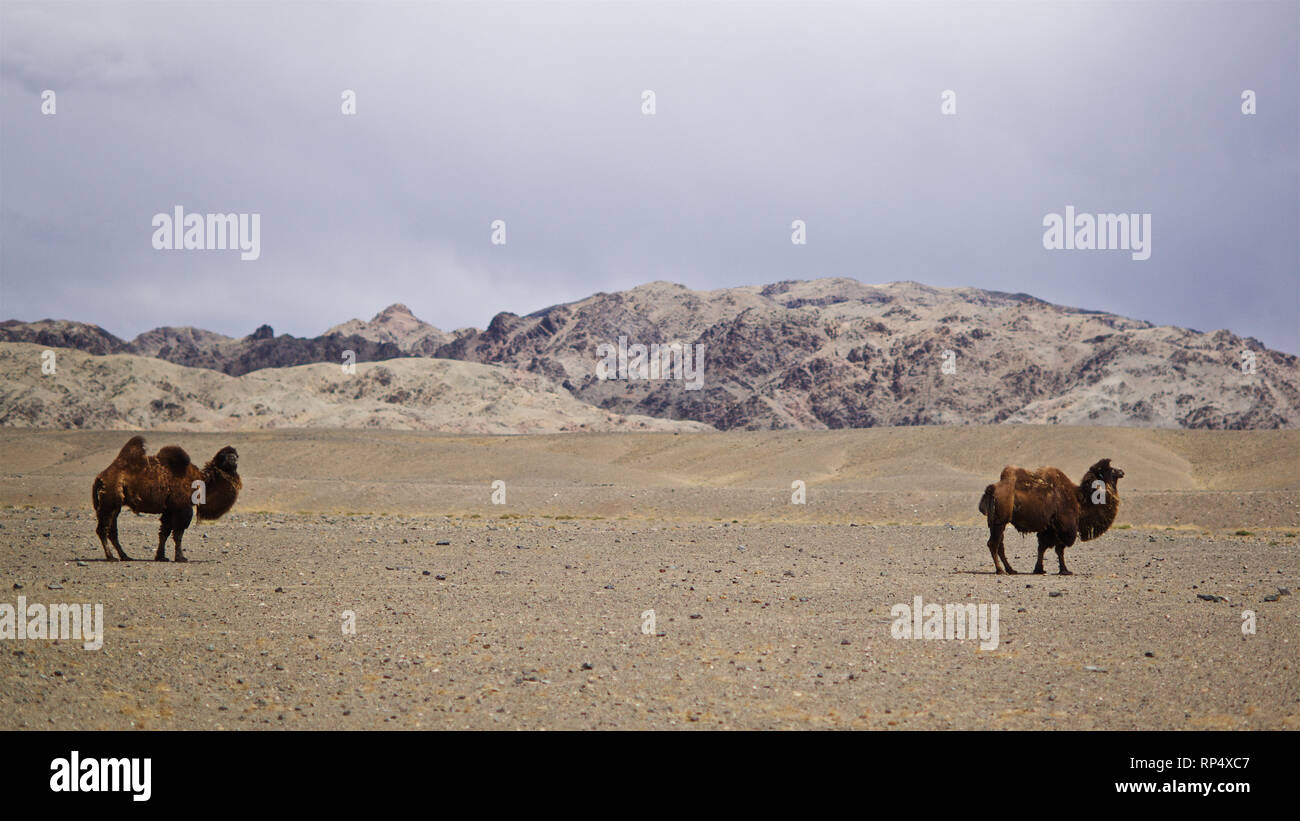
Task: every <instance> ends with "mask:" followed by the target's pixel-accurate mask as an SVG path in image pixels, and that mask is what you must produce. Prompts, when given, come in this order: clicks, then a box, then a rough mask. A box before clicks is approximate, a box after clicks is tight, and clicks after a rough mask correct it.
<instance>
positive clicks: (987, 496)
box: [980, 485, 993, 516]
mask: <svg viewBox="0 0 1300 821" xmlns="http://www.w3.org/2000/svg"><path fill="white" fill-rule="evenodd" d="M991 512H993V485H989V486H988V487H986V488H984V495H983V496H981V497H980V513H983V514H984V515H985V516H987V515H989V514H990V513H991Z"/></svg>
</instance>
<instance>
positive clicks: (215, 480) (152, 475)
mask: <svg viewBox="0 0 1300 821" xmlns="http://www.w3.org/2000/svg"><path fill="white" fill-rule="evenodd" d="M238 466H239V454H238V453H237V452H236V451H235V449H234V448H232V447H230V446H229V445H227V446H226V447H224V448H222V449H221V450H219V451H217V455H216V456H214V457H212V460H211V461H209V462H208V463H207V464H206V465H204V466H203V469H202V470H199V469H198V468H197V467H195V466H194V464H193V463H192V462H191V461H190V456H189V454H188V453H186V452H185V451H184V450H182V449H181V448H179V447H177V446H176V445H167V446H166V447H164V448H160V449H159V451H158V453H157V455H155V456H149V455H147V454H146V453H145V449H144V437H143V436H133V437H131V439H130V440H129V441H128V442H127V443H126V444H125V445H123V446H122V450H121V451H120V452H119V453H118V454H117V458H116V459H114V460H113V463H112V464H111V465H109V466H108V467H107V468H105V469H104V470H103V472H101V473H100V474H99V475H98V476H96V477H95V484H94V486H93V488H92V490H91V503H92V504H93V505H94V508H95V515H96V518H97V524H96V527H95V535H97V536H98V537H99V543H100V546H101V547H103V548H104V556H105V557H106V558H107V560H108V561H110V562H111V561H113V553H112V551H110V550H109V547H108V546H109V542H112V545H113V547H114V548H115V549H116V550H117V557H118V558H119V559H121V560H122V561H124V562H128V561H131V557H130V556H128V555H126V551H124V550H123V549H122V544H121V542H119V541H118V539H117V516H118V513H119V512H121V510H122V506H123V505H126V506H127V507H129V508H130V509H131V510H132V511H134V512H135V513H137V514H140V513H160V514H162V526H161V528H160V529H159V531H158V552H157V553H155V554H154V557H153V558H154V561H158V562H165V561H167V556H166V552H165V547H166V544H167V537H168V535H170V536H171V537H172V539H173V542H174V543H175V546H176V561H178V562H185V561H189V560H188V559H187V558H185V553H184V551H183V550H181V536H182V535H183V534H184V533H185V528H187V527H189V526H190V522H191V521H192V520H193V517H194V508H195V507H196V506H197V507H198V513H199V519H201V520H207V519H217V518H220V517H221V516H222V515H224V514H225V513H226V512H227V511H229V510H230V508H231V507H233V506H234V504H235V499H236V498H237V497H238V496H239V491H240V490H241V489H242V487H243V484H242V482H241V481H240V478H239V473H238V470H237V469H238Z"/></svg>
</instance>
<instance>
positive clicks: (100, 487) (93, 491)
mask: <svg viewBox="0 0 1300 821" xmlns="http://www.w3.org/2000/svg"><path fill="white" fill-rule="evenodd" d="M103 495H104V480H103V479H101V478H100V477H98V476H96V477H95V484H94V485H92V486H91V488H90V505H91V507H93V508H94V509H95V512H96V513H98V512H99V497H101V496H103Z"/></svg>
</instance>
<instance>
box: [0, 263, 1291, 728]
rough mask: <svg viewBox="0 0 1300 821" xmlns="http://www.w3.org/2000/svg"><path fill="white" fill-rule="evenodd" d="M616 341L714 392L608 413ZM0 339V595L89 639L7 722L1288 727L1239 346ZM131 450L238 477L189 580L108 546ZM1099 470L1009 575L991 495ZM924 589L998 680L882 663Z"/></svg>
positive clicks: (680, 321) (880, 317)
mask: <svg viewBox="0 0 1300 821" xmlns="http://www.w3.org/2000/svg"><path fill="white" fill-rule="evenodd" d="M619 335H627V336H629V338H631V339H633V340H634V341H642V342H655V341H668V342H671V341H681V342H683V343H691V344H695V343H701V342H702V344H706V346H707V350H708V351H709V354H708V356H709V359H708V365H707V367H708V370H707V372H706V376H705V382H704V384H705V387H704V389H702V390H700V391H684V390H682V389H681V386H679V385H678V386H674V385H671V384H655V383H646V382H642V383H634V382H633V383H623V384H619V383H617V382H615V381H602V380H599V379H595V378H594V377H593V376H592V371H593V363H594V362H595V361H596V356H595V353H594V349H595V346H596V345H597V344H599V343H601V342H605V341H610V340H611V339H612V338H616V337H617V336H619ZM0 338H3V340H4V341H0V374H3V381H2V382H0V573H2V580H0V585H2V588H3V596H0V602H5V603H9V604H14V603H16V602H17V600H18V598H19V597H23V598H24V599H25V600H26V601H27V602H29V603H32V602H39V603H48V604H56V603H98V604H102V605H103V614H104V632H103V644H102V647H100V648H99V649H93V650H92V649H86V648H85V647H84V646H83V643H82V642H81V641H74V640H52V639H26V640H16V639H15V640H3V641H0V692H3V695H4V701H5V708H4V710H3V711H0V727H2V728H4V729H20V728H28V729H55V728H57V729H128V728H137V729H216V728H221V729H245V728H250V729H251V728H259V729H266V728H300V729H370V728H399V729H589V728H601V729H669V728H727V729H769V728H779V729H823V728H862V729H1111V730H1150V729H1242V730H1249V729H1297V728H1300V675H1297V671H1298V669H1300V550H1298V544H1300V430H1297V426H1298V422H1300V420H1298V419H1297V408H1300V400H1298V393H1297V386H1298V385H1300V369H1298V368H1297V364H1296V358H1295V357H1294V356H1292V355H1290V354H1285V353H1280V352H1277V351H1269V350H1268V349H1266V348H1264V347H1263V346H1262V345H1259V343H1257V342H1254V341H1253V340H1244V339H1241V338H1239V337H1235V336H1233V335H1232V334H1230V333H1228V332H1227V331H1216V332H1213V333H1201V332H1198V331H1191V330H1187V329H1175V328H1167V327H1154V326H1150V325H1149V324H1147V323H1143V322H1140V321H1138V320H1130V319H1125V318H1122V317H1115V316H1112V315H1109V314H1099V313H1096V312H1086V311H1078V310H1075V309H1067V308H1061V307H1059V306H1052V305H1048V304H1047V303H1042V302H1039V301H1037V300H1033V298H1032V297H1026V296H1024V295H1005V294H997V293H995V292H983V291H975V290H974V289H961V290H959V291H944V290H943V289H928V288H925V286H918V285H916V284H915V283H893V284H891V285H885V286H865V285H861V284H859V283H852V284H846V281H840V280H835V281H818V282H814V283H782V284H779V285H778V286H767V287H765V288H757V287H756V288H749V289H730V290H729V291H725V292H707V293H705V292H690V291H687V290H686V289H681V288H680V286H670V285H667V284H661V283H655V284H652V285H651V286H644V287H643V288H642V289H634V290H633V291H629V292H623V293H621V294H612V295H610V294H601V295H596V296H594V297H592V298H590V299H589V300H584V301H582V302H580V303H573V304H571V305H566V306H556V307H555V308H552V309H547V310H546V311H541V312H538V313H537V314H534V315H531V316H529V317H517V316H514V315H513V314H508V315H507V314H503V315H499V316H498V317H497V318H496V319H494V320H493V322H492V324H491V326H490V327H489V328H488V329H487V330H484V331H478V330H475V329H463V330H461V331H456V332H452V333H444V332H442V331H439V330H438V329H436V328H432V326H426V325H424V324H423V323H420V322H419V320H416V319H414V317H413V316H411V315H410V312H409V311H406V310H405V309H403V308H401V306H394V308H391V309H388V310H387V311H385V312H383V313H381V314H380V315H378V316H376V317H375V319H373V320H371V321H369V322H364V321H360V320H356V321H353V322H351V323H344V324H343V325H340V326H337V327H336V328H335V329H332V330H331V332H330V333H327V334H325V335H322V336H321V337H318V338H315V339H309V340H303V339H296V338H293V337H287V338H286V337H276V336H275V335H274V333H273V332H271V331H270V329H269V328H267V329H265V330H262V329H259V330H258V331H256V332H254V334H252V335H250V336H249V337H246V338H243V339H233V338H230V337H222V336H220V335H216V334H210V333H209V332H206V331H199V330H197V329H192V328H188V329H176V328H161V329H158V330H157V331H155V332H150V333H149V334H142V335H141V336H140V337H138V338H137V339H136V340H134V341H132V342H129V343H128V342H125V341H123V340H120V339H117V338H116V337H113V336H112V335H111V334H108V333H107V332H104V331H102V330H101V329H98V328H96V327H95V326H88V325H84V324H82V323H76V322H72V321H67V320H44V321H40V322H17V321H13V322H6V323H3V325H0ZM367 346H370V347H367ZM343 350H352V351H354V352H356V353H357V354H358V360H359V361H358V363H357V366H356V369H355V372H354V373H350V372H346V371H344V370H342V369H340V367H339V365H338V364H337V363H338V361H339V355H340V353H341V351H343ZM945 350H953V351H957V352H958V353H957V359H956V361H957V369H956V372H955V373H953V374H946V373H944V372H942V371H940V370H939V369H938V363H939V362H941V361H942V354H943V351H945ZM47 351H54V354H55V361H56V362H57V366H56V367H57V369H56V370H55V371H54V372H53V373H43V372H42V363H43V362H44V361H45V359H44V357H45V356H46V352H47ZM1242 351H1251V352H1253V353H1254V359H1255V360H1256V361H1257V365H1258V370H1257V371H1255V372H1254V373H1246V372H1244V371H1243V370H1242V369H1241V367H1240V359H1241V355H1242ZM381 360H382V361H381ZM949 376H951V377H952V378H951V379H946V377H949ZM137 432H143V433H144V435H145V437H146V439H147V442H148V448H149V452H151V453H152V452H155V451H156V450H157V449H158V448H159V447H162V446H163V445H170V444H175V445H180V446H182V447H184V448H185V449H186V450H187V451H188V452H189V454H190V455H191V456H192V457H193V459H194V460H195V461H196V462H198V463H200V464H201V463H202V462H204V461H206V460H207V459H208V458H210V457H211V456H212V455H213V454H214V453H216V452H217V450H218V449H219V448H221V447H223V446H225V445H232V446H234V447H235V448H237V449H238V452H239V470H240V474H241V476H242V481H243V492H242V493H241V495H240V497H239V500H238V503H237V504H236V505H235V508H234V510H233V511H232V512H231V513H229V514H227V515H226V516H225V517H223V518H221V519H219V520H217V521H213V522H202V523H200V522H197V521H196V522H195V523H194V524H193V525H192V526H191V527H190V528H189V530H188V531H187V533H186V536H185V548H186V553H187V554H188V555H189V557H190V562H189V563H188V564H177V563H174V562H166V563H161V562H153V561H149V560H147V559H149V558H150V557H151V556H152V554H153V550H154V547H155V546H156V538H157V537H156V534H157V530H158V517H157V516H151V515H144V516H138V517H137V516H133V515H131V514H130V513H129V512H127V511H124V512H123V514H122V517H121V520H120V527H121V538H122V543H123V546H124V547H125V548H126V550H127V551H128V552H129V553H130V554H131V555H132V556H134V557H135V558H136V559H137V561H132V562H115V561H114V562H110V561H106V560H105V558H104V554H103V552H102V551H101V549H100V546H99V543H98V540H97V539H96V537H95V535H94V529H95V517H94V514H93V512H92V509H91V503H90V494H91V484H92V481H93V479H94V477H95V475H96V474H97V473H98V472H99V471H100V470H102V469H103V468H104V467H106V466H107V465H108V464H109V462H111V461H112V460H113V457H114V456H115V455H116V454H117V452H118V449H119V448H121V446H122V444H123V443H124V442H125V441H126V440H127V439H128V438H129V437H130V436H132V435H134V434H135V433H137ZM1103 457H1109V458H1110V459H1112V460H1113V462H1114V464H1115V465H1116V466H1118V467H1120V468H1122V469H1123V470H1124V472H1125V477H1124V478H1123V479H1122V480H1121V482H1120V485H1119V489H1118V490H1119V496H1120V500H1121V501H1120V509H1119V515H1118V518H1117V520H1116V523H1115V525H1114V526H1113V527H1112V528H1111V529H1110V530H1109V531H1108V532H1107V533H1105V534H1104V535H1102V536H1101V537H1100V538H1098V539H1096V540H1093V541H1089V542H1084V543H1077V544H1075V545H1074V546H1073V547H1071V548H1070V549H1069V550H1068V551H1067V553H1066V556H1067V559H1068V561H1069V565H1070V568H1071V569H1072V570H1073V571H1074V575H1071V576H1059V575H1057V574H1056V572H1055V571H1056V559H1055V556H1053V555H1051V554H1050V553H1049V555H1048V557H1047V559H1046V566H1047V571H1048V572H1047V574H1045V575H1034V574H1032V573H1029V572H1028V571H1030V570H1031V569H1032V567H1033V563H1034V559H1035V558H1036V547H1035V541H1034V537H1033V536H1023V537H1022V536H1021V535H1019V534H1017V533H1015V532H1014V531H1009V532H1008V534H1007V537H1006V538H1007V548H1006V552H1007V556H1008V558H1009V559H1010V561H1011V563H1012V565H1013V566H1014V567H1015V569H1016V570H1018V571H1020V572H1019V573H1018V574H1017V575H995V574H994V572H993V563H992V561H991V559H990V556H989V551H988V548H987V547H986V540H987V538H988V530H987V527H986V526H985V524H984V519H983V517H982V516H981V515H980V513H979V512H978V510H977V504H978V502H979V498H980V495H981V492H982V490H983V488H984V487H985V485H986V484H988V483H990V482H993V481H995V480H996V479H997V477H998V473H999V471H1000V470H1001V468H1002V466H1003V465H1005V464H1008V463H1012V464H1020V465H1025V466H1028V467H1036V466H1038V465H1044V464H1051V465H1055V466H1056V467H1059V468H1061V469H1062V470H1064V471H1065V472H1066V473H1067V474H1068V475H1069V476H1070V477H1071V478H1073V479H1074V480H1075V481H1078V479H1079V478H1080V477H1081V476H1082V475H1083V473H1084V471H1085V470H1086V469H1087V468H1088V466H1089V465H1091V464H1092V463H1093V462H1095V461H1096V460H1098V459H1101V458H1103ZM169 554H170V547H169ZM917 597H919V598H920V599H921V600H922V601H923V602H924V603H926V604H939V605H947V604H959V605H961V604H976V605H988V606H990V607H991V606H993V605H996V606H997V608H998V613H999V619H998V637H997V643H996V646H995V647H986V646H982V642H981V641H980V640H978V639H977V638H974V637H972V638H968V639H965V640H961V639H952V640H947V639H945V640H933V639H912V638H896V637H895V636H894V629H893V628H894V623H895V621H896V617H895V616H894V615H893V613H894V608H895V607H896V606H898V605H908V606H909V607H910V606H912V605H913V603H914V602H915V601H916V599H917ZM1247 625H1248V626H1249V628H1252V629H1243V628H1244V626H1247Z"/></svg>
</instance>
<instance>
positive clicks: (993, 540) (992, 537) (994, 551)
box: [989, 525, 1006, 574]
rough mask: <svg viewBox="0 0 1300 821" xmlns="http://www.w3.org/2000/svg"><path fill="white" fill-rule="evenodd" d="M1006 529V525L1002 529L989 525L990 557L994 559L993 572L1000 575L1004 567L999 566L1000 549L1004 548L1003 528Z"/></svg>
mask: <svg viewBox="0 0 1300 821" xmlns="http://www.w3.org/2000/svg"><path fill="white" fill-rule="evenodd" d="M1004 527H1006V525H1002V526H1001V527H996V526H994V525H989V555H991V556H992V557H993V572H994V573H999V574H1000V573H1001V572H1002V565H1000V564H998V548H999V547H1001V546H1002V528H1004Z"/></svg>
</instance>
